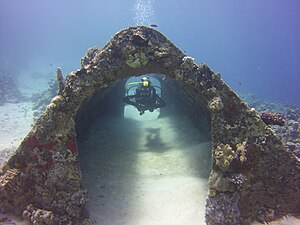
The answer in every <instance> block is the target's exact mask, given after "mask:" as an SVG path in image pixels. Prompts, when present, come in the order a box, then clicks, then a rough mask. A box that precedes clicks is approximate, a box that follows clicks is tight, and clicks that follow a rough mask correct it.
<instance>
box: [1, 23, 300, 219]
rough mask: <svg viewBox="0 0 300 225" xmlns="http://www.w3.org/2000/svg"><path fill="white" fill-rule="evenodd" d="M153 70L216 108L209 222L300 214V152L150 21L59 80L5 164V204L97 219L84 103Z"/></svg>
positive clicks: (44, 214)
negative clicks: (88, 186) (81, 112)
mask: <svg viewBox="0 0 300 225" xmlns="http://www.w3.org/2000/svg"><path fill="white" fill-rule="evenodd" d="M149 73H157V74H164V75H166V76H168V77H170V78H172V79H175V80H177V81H178V82H184V83H186V84H188V86H189V87H190V88H188V90H187V92H188V94H189V95H190V96H191V98H194V99H195V100H196V102H198V104H202V106H203V105H204V107H207V108H208V110H209V111H210V113H211V119H212V121H211V131H212V156H213V166H212V172H211V175H210V178H209V190H208V198H207V203H206V222H207V224H249V223H250V222H252V221H254V220H259V221H269V220H272V219H274V218H278V217H280V216H283V215H286V214H292V215H296V216H297V215H299V214H300V213H299V210H300V202H299V196H300V195H299V188H300V183H299V180H300V179H299V176H300V171H299V167H300V164H299V159H298V158H297V157H296V156H295V155H293V154H292V153H291V152H290V151H288V150H287V149H286V148H284V147H283V145H282V143H281V142H280V140H279V139H278V138H277V137H276V136H275V135H274V133H273V131H272V130H271V129H270V128H269V127H267V126H266V125H265V124H264V123H263V122H262V120H261V119H260V117H259V115H258V114H257V112H256V111H255V110H254V109H251V108H249V107H248V106H247V105H246V104H245V103H244V102H243V101H242V100H241V99H240V98H239V97H238V96H237V95H236V94H235V93H234V92H233V91H232V90H231V89H230V88H229V87H228V86H227V85H226V84H225V83H224V82H223V80H222V79H221V78H220V75H219V74H216V73H214V72H213V71H212V70H211V69H210V68H209V67H208V66H207V65H205V64H200V65H198V64H196V63H195V62H194V60H193V58H191V57H188V56H186V55H185V54H184V53H183V52H182V51H181V50H179V49H178V48H177V47H176V46H175V45H174V44H173V43H172V42H171V41H169V40H168V39H167V38H166V37H165V36H164V35H162V34H161V33H160V32H158V31H157V30H155V29H152V28H149V27H130V28H128V29H125V30H122V31H120V32H118V33H117V34H116V35H115V36H114V37H113V38H112V39H111V41H110V42H109V43H108V44H107V45H106V46H105V47H104V48H103V49H99V48H91V49H89V51H88V53H87V55H86V56H85V57H84V58H83V59H82V68H81V69H80V70H78V71H76V72H72V73H70V74H69V75H68V76H67V77H66V80H65V82H64V83H62V82H60V89H59V92H58V95H57V96H56V97H55V98H53V100H52V101H51V103H50V104H49V105H48V107H47V109H46V111H45V113H44V114H43V115H42V116H41V117H40V118H39V119H38V120H37V121H36V123H35V125H34V127H33V128H32V130H31V131H30V133H29V134H28V135H27V136H26V137H25V138H24V140H23V142H22V143H21V144H20V146H19V148H18V149H17V151H16V152H15V154H14V155H13V156H12V157H11V158H10V160H9V161H8V163H7V165H6V166H5V167H4V168H3V173H2V175H1V178H0V210H1V212H14V213H23V216H24V217H25V218H26V219H28V220H30V221H31V222H32V223H34V224H69V222H71V221H72V224H90V223H91V222H90V220H89V219H88V214H87V213H86V210H85V205H86V202H87V193H86V191H85V190H84V188H83V187H82V184H81V172H80V167H79V160H78V149H77V144H76V134H75V124H74V119H75V116H76V113H77V110H78V109H79V108H80V106H81V105H82V103H84V102H86V101H87V100H89V99H90V98H91V97H92V96H93V95H94V94H95V93H97V91H99V90H101V89H102V88H105V87H107V86H109V85H110V84H112V83H113V82H116V81H119V80H121V79H124V78H126V77H128V76H129V75H141V74H149Z"/></svg>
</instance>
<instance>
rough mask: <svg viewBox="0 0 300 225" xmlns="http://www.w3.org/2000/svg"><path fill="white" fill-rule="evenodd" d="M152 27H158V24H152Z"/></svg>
mask: <svg viewBox="0 0 300 225" xmlns="http://www.w3.org/2000/svg"><path fill="white" fill-rule="evenodd" d="M150 27H158V26H157V24H151V25H150Z"/></svg>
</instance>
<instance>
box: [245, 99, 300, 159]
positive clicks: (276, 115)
mask: <svg viewBox="0 0 300 225" xmlns="http://www.w3.org/2000/svg"><path fill="white" fill-rule="evenodd" d="M241 96H242V98H244V100H245V101H246V102H247V103H248V104H249V105H250V106H251V107H254V108H255V109H256V110H257V111H258V112H259V113H260V115H261V117H262V119H263V120H264V117H265V120H264V122H265V123H266V122H267V123H266V124H267V125H269V126H270V127H271V128H272V129H273V130H274V132H275V134H276V135H277V137H279V138H280V140H281V141H282V143H283V144H284V146H286V147H287V148H288V149H289V150H291V151H292V152H293V153H294V154H295V155H296V156H297V157H299V158H300V107H298V106H295V105H290V104H286V103H280V102H272V101H268V100H263V99H259V98H256V97H254V95H250V94H249V95H241ZM265 111H268V113H266V112H265ZM271 112H272V113H271ZM272 117H273V121H274V122H275V123H274V122H270V123H269V122H268V121H271V120H272ZM283 117H284V118H283ZM276 121H279V123H278V122H276Z"/></svg>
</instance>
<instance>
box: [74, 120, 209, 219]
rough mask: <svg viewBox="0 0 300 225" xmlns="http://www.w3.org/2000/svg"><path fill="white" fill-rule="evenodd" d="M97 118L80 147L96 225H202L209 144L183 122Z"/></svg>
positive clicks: (84, 177)
mask: <svg viewBox="0 0 300 225" xmlns="http://www.w3.org/2000/svg"><path fill="white" fill-rule="evenodd" d="M137 118H138V119H139V120H133V119H114V118H110V117H107V118H100V119H99V120H98V121H96V122H95V123H94V125H93V127H92V128H91V130H90V135H89V137H88V139H86V140H85V141H84V142H82V143H80V144H79V153H80V160H81V167H82V171H83V184H84V186H85V187H86V188H87V189H88V191H89V193H90V199H91V200H90V203H89V205H88V210H89V212H90V216H91V219H92V220H93V221H94V222H95V224H107V225H108V224H109V225H117V224H124V225H125V224H128V225H129V224H143V225H152V224H153V225H154V224H161V225H164V224H173V225H176V224H178V225H179V224H180V225H181V224H195V225H196V224H199V225H200V224H205V222H204V212H205V198H206V192H207V178H208V175H209V172H210V167H211V160H210V157H211V156H210V154H211V143H210V142H201V141H202V140H203V137H202V135H201V133H199V131H198V130H197V129H195V128H193V126H192V125H191V123H190V122H189V120H188V119H185V118H182V117H181V118H179V117H178V118H176V117H173V118H170V117H165V118H160V119H155V118H154V119H152V120H151V119H149V117H148V118H146V119H145V120H144V121H143V119H141V118H142V117H140V116H139V115H138V117H137Z"/></svg>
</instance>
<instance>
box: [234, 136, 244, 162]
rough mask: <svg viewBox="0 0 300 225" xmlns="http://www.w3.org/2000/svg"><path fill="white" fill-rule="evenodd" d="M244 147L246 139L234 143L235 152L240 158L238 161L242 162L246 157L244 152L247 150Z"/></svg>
mask: <svg viewBox="0 0 300 225" xmlns="http://www.w3.org/2000/svg"><path fill="white" fill-rule="evenodd" d="M245 147H246V141H244V142H242V143H238V144H237V145H236V152H237V154H238V156H239V159H240V161H241V162H242V163H243V162H245V161H246V160H247V158H246V152H247V150H246V148H245Z"/></svg>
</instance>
